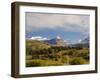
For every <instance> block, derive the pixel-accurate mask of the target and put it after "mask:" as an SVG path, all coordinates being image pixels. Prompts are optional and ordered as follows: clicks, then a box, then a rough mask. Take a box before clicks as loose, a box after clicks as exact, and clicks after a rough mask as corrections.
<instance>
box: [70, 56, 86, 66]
mask: <svg viewBox="0 0 100 80" xmlns="http://www.w3.org/2000/svg"><path fill="white" fill-rule="evenodd" d="M69 64H71V65H80V64H87V61H86V60H85V59H83V58H81V57H76V58H72V59H70V62H69Z"/></svg>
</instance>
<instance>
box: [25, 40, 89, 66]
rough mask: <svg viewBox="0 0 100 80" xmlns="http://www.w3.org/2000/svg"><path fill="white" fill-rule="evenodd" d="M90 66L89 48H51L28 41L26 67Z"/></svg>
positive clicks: (38, 42)
mask: <svg viewBox="0 0 100 80" xmlns="http://www.w3.org/2000/svg"><path fill="white" fill-rule="evenodd" d="M83 64H89V48H70V47H62V46H51V45H49V44H46V43H44V42H40V41H32V40H26V67H36V66H59V65H83Z"/></svg>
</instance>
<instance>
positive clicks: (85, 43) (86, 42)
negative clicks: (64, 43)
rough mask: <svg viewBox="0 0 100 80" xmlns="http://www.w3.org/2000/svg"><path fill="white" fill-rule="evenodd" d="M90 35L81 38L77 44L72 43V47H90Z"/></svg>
mask: <svg viewBox="0 0 100 80" xmlns="http://www.w3.org/2000/svg"><path fill="white" fill-rule="evenodd" d="M89 41H90V40H89V37H87V38H85V39H83V40H81V41H80V42H79V43H76V44H70V47H86V48H89Z"/></svg>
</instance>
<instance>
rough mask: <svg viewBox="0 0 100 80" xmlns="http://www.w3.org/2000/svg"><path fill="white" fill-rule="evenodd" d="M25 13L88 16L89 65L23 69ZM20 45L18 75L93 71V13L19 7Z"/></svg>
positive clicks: (76, 10)
mask: <svg viewBox="0 0 100 80" xmlns="http://www.w3.org/2000/svg"><path fill="white" fill-rule="evenodd" d="M25 12H41V13H42V12H43V13H44V12H45V13H64V14H65V13H66V14H86V15H90V34H91V35H90V64H88V65H74V66H70V65H69V66H56V67H54V66H51V67H33V68H32V67H31V68H26V67H25ZM19 14H20V26H19V28H20V38H19V39H20V45H19V49H20V50H19V59H20V61H19V64H20V66H19V67H20V68H19V69H20V70H19V73H20V74H38V73H55V72H74V71H88V70H95V31H94V30H95V11H94V10H84V9H71V8H67V9H65V8H51V7H36V6H34V7H31V6H20V13H19Z"/></svg>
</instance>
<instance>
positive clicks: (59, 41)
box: [45, 36, 67, 46]
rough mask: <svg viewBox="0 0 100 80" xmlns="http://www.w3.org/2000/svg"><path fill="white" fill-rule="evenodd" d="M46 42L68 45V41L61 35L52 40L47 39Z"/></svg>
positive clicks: (53, 44) (54, 44)
mask: <svg viewBox="0 0 100 80" xmlns="http://www.w3.org/2000/svg"><path fill="white" fill-rule="evenodd" d="M45 42H47V43H49V44H51V45H52V46H67V44H66V42H65V41H64V40H63V39H62V38H60V37H59V36H57V37H56V38H53V39H50V40H45Z"/></svg>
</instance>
